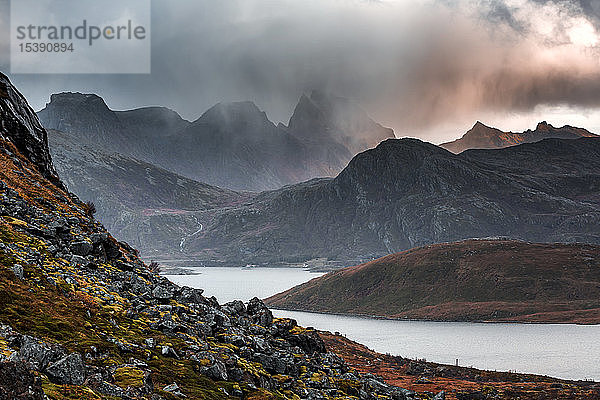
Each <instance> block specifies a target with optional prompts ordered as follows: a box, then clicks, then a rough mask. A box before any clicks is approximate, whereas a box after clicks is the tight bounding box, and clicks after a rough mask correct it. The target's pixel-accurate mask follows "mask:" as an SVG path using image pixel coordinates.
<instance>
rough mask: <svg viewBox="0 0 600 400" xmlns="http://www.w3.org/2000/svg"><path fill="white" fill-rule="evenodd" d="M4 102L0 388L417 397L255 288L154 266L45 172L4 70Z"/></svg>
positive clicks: (131, 395) (96, 393) (33, 392)
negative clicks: (210, 284) (220, 287)
mask: <svg viewBox="0 0 600 400" xmlns="http://www.w3.org/2000/svg"><path fill="white" fill-rule="evenodd" d="M0 110H2V113H1V114H0V128H1V129H0V134H1V136H0V165H1V169H0V239H1V242H0V398H2V399H11V400H14V399H36V400H37V399H40V400H41V399H46V398H49V399H55V400H58V399H117V398H121V399H142V398H144V399H152V400H159V399H180V398H189V399H231V398H245V399H284V398H289V399H298V398H303V399H322V398H351V397H352V396H354V397H356V398H358V397H359V398H362V399H376V398H377V399H379V398H387V399H405V398H413V397H415V394H414V392H412V391H409V390H404V389H400V388H396V387H393V386H390V385H387V384H384V383H382V382H381V381H379V380H378V379H377V378H375V377H373V376H363V375H360V374H357V373H356V372H354V371H353V370H352V369H350V368H349V367H348V366H347V364H346V363H345V362H344V361H343V360H342V359H341V358H339V357H337V356H336V355H335V354H332V353H329V352H328V351H327V349H326V347H325V346H324V343H323V341H322V340H321V339H320V338H319V336H318V335H317V333H316V332H315V331H313V330H310V329H305V328H301V327H299V326H297V325H296V324H295V322H294V321H292V320H286V319H274V318H273V316H272V314H271V312H270V311H269V310H268V309H267V308H266V307H265V306H264V304H263V303H262V302H261V301H260V300H258V299H253V300H251V301H250V302H249V303H248V304H244V303H242V302H239V301H237V302H232V303H228V304H225V305H220V304H219V303H218V302H217V300H216V299H214V298H205V297H204V296H202V290H197V289H190V288H186V287H178V286H176V285H174V284H172V283H170V282H169V281H168V280H166V279H165V278H162V277H160V276H159V275H158V274H156V273H155V272H153V271H152V270H150V269H149V268H148V267H147V266H146V265H144V264H143V263H142V262H141V261H140V260H139V258H138V257H137V253H136V251H135V250H133V249H132V248H130V247H129V246H128V245H126V244H124V243H119V242H117V241H116V240H115V239H114V238H113V237H112V236H111V235H110V234H109V233H108V232H107V231H106V230H105V229H104V228H103V227H102V226H101V225H100V224H98V223H97V222H95V221H94V220H93V218H92V217H91V214H92V212H91V211H92V210H90V208H89V207H88V206H86V204H84V203H82V202H81V201H79V200H78V199H77V198H76V197H75V196H73V195H71V194H69V193H67V192H65V191H64V190H63V189H62V188H61V187H60V185H57V184H54V183H52V182H51V181H50V180H49V179H53V180H55V181H56V182H57V183H59V181H58V180H57V178H56V175H55V174H54V171H53V168H52V164H51V160H50V157H49V156H48V151H47V142H46V137H45V131H44V130H43V129H41V128H40V126H39V123H38V122H37V119H36V117H35V114H34V113H33V111H32V110H31V108H30V107H29V106H28V105H27V103H26V101H25V99H24V98H23V97H22V96H21V95H20V94H19V93H18V92H17V91H16V89H14V88H13V87H12V86H11V84H10V82H9V81H8V79H7V78H6V77H5V76H4V75H0ZM37 150H41V153H40V154H38V153H37Z"/></svg>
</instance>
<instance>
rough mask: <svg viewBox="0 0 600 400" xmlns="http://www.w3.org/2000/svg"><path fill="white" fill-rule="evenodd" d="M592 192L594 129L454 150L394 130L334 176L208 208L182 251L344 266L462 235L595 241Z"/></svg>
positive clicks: (598, 157) (598, 162) (599, 183)
mask: <svg viewBox="0 0 600 400" xmlns="http://www.w3.org/2000/svg"><path fill="white" fill-rule="evenodd" d="M599 191H600V140H598V139H596V138H582V139H578V140H565V139H548V140H544V141H542V142H538V143H532V144H524V145H520V146H515V147H511V148H506V149H499V150H469V151H467V152H464V153H462V154H460V155H455V154H452V153H450V152H448V151H446V150H444V149H441V148H439V147H437V146H434V145H432V144H428V143H423V142H421V141H419V140H416V139H396V140H393V139H392V140H387V141H385V142H383V143H381V144H380V145H379V146H377V147H376V148H375V149H372V150H368V151H366V152H363V153H361V154H359V155H357V156H356V157H354V159H353V160H352V161H351V162H350V163H349V165H348V167H347V168H345V169H344V170H343V171H342V172H341V173H340V174H339V175H338V176H337V177H336V178H334V179H317V180H312V181H309V182H305V183H303V184H298V185H292V186H288V187H285V188H282V189H280V190H277V191H272V192H265V193H262V194H260V195H259V196H257V197H255V198H253V199H252V200H250V201H249V202H248V203H246V204H242V205H240V206H239V207H233V208H231V209H229V210H227V211H226V212H218V213H216V214H215V215H214V216H213V218H212V220H211V221H210V222H209V221H207V223H206V224H205V229H204V230H203V231H202V233H201V234H199V235H197V236H195V237H194V238H192V239H191V240H190V241H189V242H188V247H187V251H188V254H189V255H190V256H192V257H195V258H197V259H202V260H206V262H209V261H214V262H217V261H219V262H230V263H233V264H235V263H236V262H237V263H239V262H244V263H248V262H251V263H261V262H265V263H273V262H279V261H290V262H299V261H304V260H310V259H313V258H321V257H324V258H328V259H330V260H339V261H342V262H344V263H346V265H352V264H351V263H356V261H357V260H361V259H362V260H364V261H368V260H369V259H374V258H378V257H381V256H384V255H386V254H391V253H395V252H398V251H401V250H405V249H409V248H412V247H417V246H422V245H426V244H431V243H440V242H448V241H457V240H463V239H468V238H485V237H498V236H502V237H511V238H516V239H522V240H527V241H533V242H586V243H600V235H599V233H600V232H599V231H598V229H597V227H598V226H599V225H598V222H599V221H600V208H599V207H600V204H599V200H600V196H599V195H598V194H599ZM204 249H210V252H207V251H205V250H204ZM242 260H243V261H242Z"/></svg>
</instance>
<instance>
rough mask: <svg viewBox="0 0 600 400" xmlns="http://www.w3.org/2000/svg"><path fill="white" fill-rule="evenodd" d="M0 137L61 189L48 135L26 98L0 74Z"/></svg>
mask: <svg viewBox="0 0 600 400" xmlns="http://www.w3.org/2000/svg"><path fill="white" fill-rule="evenodd" d="M0 135H1V137H2V139H4V140H7V141H10V142H11V143H13V144H14V145H15V146H16V148H17V149H18V150H19V152H20V153H21V154H23V155H24V156H25V157H27V158H28V159H29V160H31V162H32V163H33V164H35V166H36V168H37V169H38V171H39V172H40V173H41V174H42V175H43V176H44V177H45V178H46V179H48V180H49V181H51V182H53V183H54V184H56V185H59V186H61V185H62V184H61V183H60V180H59V179H58V177H57V175H56V171H55V170H54V167H53V166H52V158H51V156H50V152H49V150H48V135H47V134H46V130H45V129H44V128H43V127H42V125H41V124H40V122H39V120H38V118H37V116H36V114H35V112H34V111H33V110H32V109H31V107H30V106H29V104H28V103H27V101H26V100H25V98H24V97H23V95H22V94H21V93H19V91H18V90H17V89H15V88H14V86H12V84H11V83H10V81H9V80H8V78H7V77H6V76H5V75H4V74H2V73H0Z"/></svg>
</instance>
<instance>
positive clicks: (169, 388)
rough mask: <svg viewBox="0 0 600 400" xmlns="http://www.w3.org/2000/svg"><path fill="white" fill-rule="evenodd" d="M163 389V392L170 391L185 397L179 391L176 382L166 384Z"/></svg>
mask: <svg viewBox="0 0 600 400" xmlns="http://www.w3.org/2000/svg"><path fill="white" fill-rule="evenodd" d="M163 390H164V391H165V392H168V393H171V394H172V395H174V396H177V397H187V396H186V395H185V394H183V393H182V392H181V390H180V388H179V385H177V383H172V384H170V385H168V386H165V387H164V388H163Z"/></svg>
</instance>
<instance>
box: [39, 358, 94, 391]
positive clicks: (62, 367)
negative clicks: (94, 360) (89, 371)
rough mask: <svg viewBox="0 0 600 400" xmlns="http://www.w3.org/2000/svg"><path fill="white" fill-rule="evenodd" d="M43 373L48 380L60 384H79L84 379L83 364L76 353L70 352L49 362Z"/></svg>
mask: <svg viewBox="0 0 600 400" xmlns="http://www.w3.org/2000/svg"><path fill="white" fill-rule="evenodd" d="M45 373H46V375H48V378H49V379H50V381H52V382H54V383H58V384H61V385H65V384H66V385H81V384H83V382H84V381H85V365H84V363H83V359H82V358H81V354H78V353H71V354H69V355H67V356H65V357H63V358H61V359H60V360H58V361H56V362H55V363H52V364H50V365H49V366H48V367H47V368H46V370H45Z"/></svg>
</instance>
